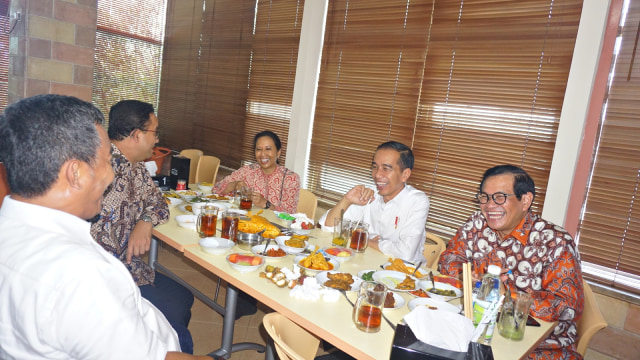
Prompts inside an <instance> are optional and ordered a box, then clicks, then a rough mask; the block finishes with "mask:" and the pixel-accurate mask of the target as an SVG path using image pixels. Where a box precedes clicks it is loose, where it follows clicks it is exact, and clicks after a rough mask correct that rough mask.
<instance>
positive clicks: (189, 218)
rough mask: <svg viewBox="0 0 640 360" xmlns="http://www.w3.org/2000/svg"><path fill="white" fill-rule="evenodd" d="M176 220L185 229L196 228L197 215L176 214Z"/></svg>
mask: <svg viewBox="0 0 640 360" xmlns="http://www.w3.org/2000/svg"><path fill="white" fill-rule="evenodd" d="M176 221H177V222H178V225H180V226H181V227H183V228H185V229H190V230H195V229H196V216H195V215H178V216H176Z"/></svg>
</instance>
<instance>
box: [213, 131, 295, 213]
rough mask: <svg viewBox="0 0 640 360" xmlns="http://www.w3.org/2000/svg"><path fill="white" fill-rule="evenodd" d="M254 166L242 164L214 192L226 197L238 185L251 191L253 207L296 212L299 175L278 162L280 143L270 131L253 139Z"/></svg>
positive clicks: (219, 183) (237, 187)
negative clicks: (249, 188) (247, 187)
mask: <svg viewBox="0 0 640 360" xmlns="http://www.w3.org/2000/svg"><path fill="white" fill-rule="evenodd" d="M253 147H254V149H255V154H256V163H254V164H251V165H246V166H243V167H241V168H240V169H238V170H236V171H234V172H233V173H232V174H231V175H229V176H227V177H225V178H224V179H222V180H221V181H219V182H218V183H217V184H216V186H215V189H214V191H215V192H216V193H218V194H228V193H231V192H232V191H234V190H238V189H240V188H241V187H242V186H249V187H251V188H252V189H253V206H256V207H261V208H265V209H272V210H277V211H285V212H288V213H294V212H296V208H297V207H298V195H299V194H300V176H298V174H296V173H295V172H293V171H291V170H289V169H287V168H286V167H284V166H282V165H280V164H279V162H278V158H279V157H280V152H281V148H282V144H281V143H280V138H279V137H278V135H276V134H275V133H273V132H272V131H268V130H266V131H262V132H260V133H258V134H256V136H255V137H254V138H253Z"/></svg>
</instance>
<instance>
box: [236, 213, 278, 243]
mask: <svg viewBox="0 0 640 360" xmlns="http://www.w3.org/2000/svg"><path fill="white" fill-rule="evenodd" d="M238 230H239V231H242V232H246V233H252V234H255V233H257V232H260V231H262V230H265V231H264V233H262V236H263V237H266V238H270V239H274V238H275V237H276V236H278V235H280V229H278V228H277V227H275V226H273V224H272V223H270V222H269V220H267V219H265V218H264V217H262V216H260V215H253V216H251V220H249V221H247V220H240V222H239V223H238Z"/></svg>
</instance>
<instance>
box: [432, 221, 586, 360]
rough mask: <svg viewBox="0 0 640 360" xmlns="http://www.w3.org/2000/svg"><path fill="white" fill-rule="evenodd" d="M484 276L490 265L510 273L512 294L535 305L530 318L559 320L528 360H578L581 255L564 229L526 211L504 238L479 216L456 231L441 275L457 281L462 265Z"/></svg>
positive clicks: (444, 254) (444, 258)
mask: <svg viewBox="0 0 640 360" xmlns="http://www.w3.org/2000/svg"><path fill="white" fill-rule="evenodd" d="M469 261H471V262H472V263H473V265H472V266H473V270H474V272H477V273H478V274H479V275H484V273H485V272H486V270H487V267H488V266H489V265H490V264H495V265H498V266H500V267H501V268H502V269H503V271H504V270H511V273H510V274H509V275H508V277H509V279H508V280H507V285H508V286H509V287H510V289H511V291H514V290H518V291H525V292H527V293H529V294H531V295H532V297H533V299H534V302H533V305H532V306H531V314H532V315H533V316H534V317H537V318H539V319H542V320H545V321H558V325H557V326H556V327H555V329H554V330H553V332H552V333H551V334H550V335H549V337H548V338H547V339H545V340H544V341H542V343H540V345H539V346H538V347H537V348H536V349H535V350H534V352H533V353H531V354H530V355H529V358H530V359H580V358H581V356H580V355H579V354H578V353H577V352H576V351H575V350H576V348H575V341H576V335H577V330H576V320H577V319H578V318H579V317H580V315H582V310H583V308H584V291H583V286H582V272H581V270H580V255H579V254H578V251H577V249H576V245H575V242H574V240H573V238H572V237H571V235H569V233H567V231H566V230H565V229H563V228H562V227H560V226H557V225H554V224H552V223H551V222H549V221H545V220H543V219H541V218H540V217H539V216H538V215H534V214H533V213H532V212H528V213H527V214H526V215H525V217H524V218H523V219H522V221H521V222H520V224H518V226H517V227H516V229H515V230H514V231H513V232H511V234H509V235H508V236H507V237H505V239H502V240H501V239H500V237H499V236H498V235H497V234H496V232H494V231H493V230H492V229H491V228H489V226H488V225H487V222H486V220H485V218H484V216H483V215H482V213H481V212H480V211H477V212H475V213H474V214H473V215H472V216H471V217H470V218H469V220H468V221H467V222H466V223H465V224H464V225H462V226H461V227H460V229H458V232H457V233H456V235H455V236H454V237H453V239H451V241H449V244H448V245H447V249H446V250H445V251H444V252H443V253H442V256H441V257H440V266H441V270H440V271H441V272H442V273H443V274H446V275H451V276H458V275H459V274H460V273H461V272H462V264H463V263H466V262H469Z"/></svg>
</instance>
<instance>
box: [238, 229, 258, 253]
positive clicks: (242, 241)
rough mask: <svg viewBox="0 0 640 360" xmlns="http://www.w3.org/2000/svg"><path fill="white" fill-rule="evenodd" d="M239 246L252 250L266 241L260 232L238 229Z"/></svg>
mask: <svg viewBox="0 0 640 360" xmlns="http://www.w3.org/2000/svg"><path fill="white" fill-rule="evenodd" d="M236 239H237V240H238V247H239V248H240V249H242V250H247V251H251V248H252V247H254V246H256V245H260V244H262V243H263V242H264V238H263V237H262V236H261V235H259V234H251V233H245V232H241V231H238V235H236Z"/></svg>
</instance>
